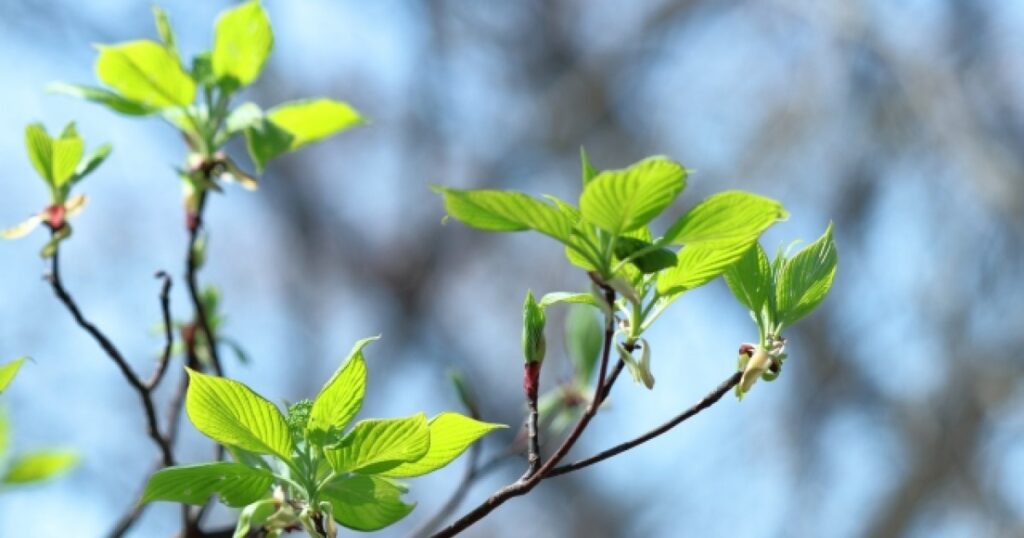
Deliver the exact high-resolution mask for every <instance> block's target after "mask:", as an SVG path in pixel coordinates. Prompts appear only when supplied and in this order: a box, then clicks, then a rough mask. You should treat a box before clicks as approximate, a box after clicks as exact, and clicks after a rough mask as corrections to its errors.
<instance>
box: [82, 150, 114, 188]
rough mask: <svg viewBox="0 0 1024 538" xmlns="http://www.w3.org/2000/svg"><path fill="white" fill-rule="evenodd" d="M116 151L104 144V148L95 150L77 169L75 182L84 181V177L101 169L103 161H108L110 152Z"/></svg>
mask: <svg viewBox="0 0 1024 538" xmlns="http://www.w3.org/2000/svg"><path fill="white" fill-rule="evenodd" d="M113 149H114V147H113V146H111V145H110V144H103V145H102V146H100V147H98V148H96V149H95V150H93V152H92V153H90V154H89V155H87V156H86V157H85V159H83V160H82V162H80V163H79V164H78V168H76V169H75V174H74V178H75V181H78V180H80V179H82V178H83V177H85V176H87V175H89V174H91V173H92V172H93V170H96V169H97V168H99V166H100V165H101V164H103V161H105V160H106V159H107V156H109V155H110V152H111V151H112V150H113Z"/></svg>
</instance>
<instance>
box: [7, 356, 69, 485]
mask: <svg viewBox="0 0 1024 538" xmlns="http://www.w3.org/2000/svg"><path fill="white" fill-rule="evenodd" d="M24 362H25V359H23V358H21V359H15V360H13V361H10V362H7V363H4V364H0V394H3V393H4V391H5V390H6V389H7V386H8V385H10V384H11V381H13V380H14V376H15V375H16V374H17V373H18V369H20V368H21V365H22V364H23V363H24ZM10 445H11V435H10V428H9V426H8V423H7V417H6V415H4V414H2V413H0V491H2V490H3V489H4V488H6V487H10V486H19V485H23V484H31V483H33V482H40V481H43V480H46V479H49V478H52V477H54V476H57V475H59V474H61V473H63V472H65V471H67V470H68V469H70V468H71V467H73V466H74V465H75V463H76V462H77V461H78V456H77V455H75V453H73V452H70V451H67V450H37V451H33V452H27V453H22V454H17V455H9V454H8V453H7V450H8V448H9V447H10Z"/></svg>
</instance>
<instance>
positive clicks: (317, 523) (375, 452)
mask: <svg viewBox="0 0 1024 538" xmlns="http://www.w3.org/2000/svg"><path fill="white" fill-rule="evenodd" d="M375 339H376V338H367V339H364V340H361V341H359V342H357V343H356V345H355V346H354V347H353V349H352V351H351V353H350V354H349V357H348V359H347V360H346V361H345V363H343V364H342V366H341V367H340V368H339V369H338V370H337V372H336V373H335V374H334V376H332V377H331V379H330V380H329V381H328V382H327V383H326V384H325V385H324V387H323V389H322V390H321V391H320V394H319V395H318V396H317V397H316V398H315V399H314V400H312V401H309V400H305V401H302V402H298V403H295V404H292V405H291V406H290V407H289V409H288V414H287V417H286V416H285V415H283V414H282V413H281V412H280V410H279V409H278V408H277V406H275V405H274V404H273V403H271V402H269V401H267V400H266V399H264V398H263V397H262V396H260V395H259V394H256V393H255V392H253V391H252V390H251V389H249V388H248V387H246V386H245V385H243V384H241V383H238V382H236V381H232V380H229V379H223V378H218V377H213V376H208V375H205V374H202V373H199V372H196V371H192V370H189V377H190V381H189V387H188V393H187V395H186V401H185V408H186V411H187V413H188V416H189V419H190V420H191V421H192V423H193V424H194V425H195V426H196V428H197V429H198V430H199V431H200V432H202V433H203V434H205V435H206V436H207V437H209V438H211V439H213V440H214V441H216V442H218V443H220V444H222V445H224V446H225V447H226V448H227V450H228V452H229V453H230V454H231V455H232V458H233V459H234V461H231V462H214V463H203V464H197V465H186V466H179V467H169V468H166V469H163V470H161V471H158V472H157V473H155V474H154V475H153V476H152V477H151V478H150V480H149V483H148V484H147V485H146V489H145V493H144V495H143V502H149V501H158V500H159V501H173V502H179V503H186V504H195V505H202V504H204V503H205V502H206V501H207V500H208V499H209V497H210V496H211V495H214V494H217V495H219V496H220V500H221V502H223V503H224V504H226V505H228V506H232V507H240V508H242V512H241V517H240V518H239V521H238V525H237V527H236V536H239V537H242V536H246V535H247V534H248V532H249V531H250V529H251V528H253V527H255V526H262V527H263V528H264V529H265V530H266V531H267V532H268V533H269V535H270V536H277V535H279V534H280V533H281V532H283V531H284V530H286V529H292V528H296V527H298V526H301V527H302V528H303V529H305V530H306V531H307V532H309V533H310V534H311V535H312V536H317V537H333V536H335V534H336V528H335V526H334V522H337V523H338V524H341V525H343V526H345V527H348V528H351V529H356V530H361V531H372V530H377V529H380V528H383V527H386V526H388V525H391V524H392V523H395V522H396V521H398V520H400V519H402V518H403V517H405V516H406V515H408V514H409V512H411V511H412V509H413V507H414V505H411V504H407V503H405V502H404V501H403V500H402V498H401V497H402V495H403V494H404V493H405V492H406V491H407V488H406V486H405V485H404V484H402V483H401V482H398V481H397V480H396V479H401V478H410V477H415V476H420V475H423V474H427V473H430V472H432V471H435V470H437V469H440V468H442V467H444V466H445V465H447V464H449V463H450V462H451V461H452V460H454V459H455V458H457V457H458V456H459V455H460V454H462V453H463V452H464V451H465V450H466V449H467V448H468V447H469V446H470V445H471V444H472V443H474V442H475V441H477V440H478V439H479V438H481V437H482V436H484V435H485V434H487V433H488V432H491V431H493V430H495V429H497V428H503V427H504V426H502V425H500V424H490V423H486V422H480V421H477V420H474V419H472V418H469V417H466V416H463V415H460V414H458V413H451V412H448V413H441V414H439V415H437V416H436V417H434V418H433V419H430V420H429V421H428V420H427V418H426V416H425V415H424V414H422V413H420V414H417V415H413V416H410V417H405V418H396V419H370V420H362V421H359V422H357V423H356V424H355V425H354V426H352V427H351V428H349V429H348V431H347V432H346V431H345V428H346V426H348V424H349V422H350V421H351V420H352V419H353V418H354V417H355V416H356V414H357V413H358V412H359V410H360V408H361V407H362V402H363V396H364V394H365V390H366V372H367V370H366V363H365V360H364V357H363V348H364V347H365V346H366V345H367V344H368V343H370V342H371V341H373V340H375ZM268 458H269V461H268Z"/></svg>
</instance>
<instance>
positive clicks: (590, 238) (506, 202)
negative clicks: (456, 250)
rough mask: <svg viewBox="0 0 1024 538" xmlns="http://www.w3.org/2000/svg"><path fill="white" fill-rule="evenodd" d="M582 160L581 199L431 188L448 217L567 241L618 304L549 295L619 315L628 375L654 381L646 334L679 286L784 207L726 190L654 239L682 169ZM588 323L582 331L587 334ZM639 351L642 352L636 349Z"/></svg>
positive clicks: (711, 270)
mask: <svg viewBox="0 0 1024 538" xmlns="http://www.w3.org/2000/svg"><path fill="white" fill-rule="evenodd" d="M580 160H581V170H582V172H581V176H582V186H583V190H582V193H581V194H580V197H579V203H578V206H574V205H572V204H570V203H568V202H566V201H564V200H561V199H558V198H556V197H554V196H550V195H545V196H544V197H545V199H546V201H542V200H539V199H536V198H533V197H531V196H529V195H526V194H523V193H519V192H513V191H498V190H460V189H453V188H446V187H435V190H436V191H437V192H439V193H441V194H442V195H443V196H444V201H445V207H446V209H447V211H448V214H449V215H450V216H451V217H454V218H456V219H458V220H460V221H462V222H464V223H465V224H467V225H469V226H471V227H474V228H478V229H482V230H488V231H496V232H515V231H522V230H535V231H538V232H540V233H542V234H544V235H547V236H549V237H552V238H554V239H555V240H557V241H559V242H560V243H562V244H563V245H565V252H566V256H567V258H568V260H569V261H570V262H571V263H573V264H574V265H576V266H578V267H581V268H583V269H585V270H587V271H588V272H590V274H591V277H592V278H593V279H594V280H595V281H597V282H599V283H601V284H602V285H604V286H608V287H611V288H613V289H614V290H615V291H616V292H617V293H618V295H619V297H620V298H619V299H618V300H617V301H616V303H615V304H614V305H610V304H606V303H605V301H604V298H603V295H602V294H601V293H597V292H595V293H592V294H582V295H581V294H571V293H566V292H559V293H557V294H551V295H552V296H553V297H558V298H559V301H554V300H549V301H548V302H561V301H569V302H580V303H589V304H592V305H594V306H596V307H598V308H599V309H601V310H603V311H605V312H606V313H607V314H609V315H611V314H613V313H614V312H620V314H621V318H622V323H621V324H620V326H619V328H618V331H617V334H618V336H619V337H620V338H621V342H620V343H619V344H618V345H617V349H618V351H619V354H620V356H621V357H622V359H623V360H624V361H625V362H626V364H627V366H628V367H629V369H630V372H631V373H632V374H633V377H634V379H635V380H637V381H638V382H641V383H643V384H644V385H645V386H647V387H648V388H651V387H653V385H654V376H653V374H652V373H651V366H650V361H651V352H650V345H649V344H648V342H647V341H646V340H645V339H644V338H643V334H644V332H645V331H646V330H647V329H648V328H650V326H651V324H652V323H653V322H654V321H655V320H656V319H657V318H658V316H659V315H660V314H661V313H662V312H664V310H665V309H666V308H667V307H668V306H669V305H670V304H671V303H672V302H674V301H675V300H676V299H678V298H679V297H680V296H682V295H683V294H684V293H685V292H687V291H689V290H692V289H694V288H697V287H700V286H702V285H704V284H707V283H708V282H710V281H712V280H714V279H715V278H717V277H718V276H720V275H721V274H722V273H723V272H724V271H725V270H726V269H728V268H729V267H731V266H732V265H734V264H735V263H736V262H737V261H739V260H740V259H741V258H742V257H743V256H744V254H745V253H746V252H747V251H748V250H750V249H751V247H752V246H753V245H754V244H755V243H756V242H757V239H758V237H760V235H761V234H762V233H763V232H764V231H765V230H766V229H767V228H768V227H770V226H771V225H772V224H774V223H775V222H778V221H780V220H783V219H785V218H786V217H787V213H786V211H785V209H783V207H782V205H781V204H780V203H778V202H776V201H774V200H771V199H768V198H765V197H762V196H758V195H755V194H751V193H747V192H741V191H728V192H723V193H719V194H716V195H713V196H711V197H709V198H707V199H706V200H704V201H702V202H700V203H699V204H697V205H696V206H695V207H693V208H692V209H691V210H690V211H688V212H686V213H685V214H683V215H682V216H680V217H678V218H677V219H675V221H674V222H672V224H671V225H670V226H669V227H668V228H667V229H666V231H665V232H664V233H663V234H661V235H660V236H656V235H655V234H654V233H653V231H652V230H651V228H650V227H649V224H650V223H651V222H652V221H653V220H654V219H655V218H656V217H658V216H659V215H660V214H661V213H662V212H663V211H664V210H665V209H666V208H668V207H669V206H670V205H671V204H672V203H673V202H674V201H675V200H676V198H677V197H678V196H679V194H680V193H681V192H682V191H683V189H684V188H685V186H686V177H687V170H686V169H685V168H684V167H682V166H681V165H679V164H678V163H675V162H673V161H671V160H669V159H667V158H664V157H650V158H647V159H644V160H641V161H639V162H637V163H635V164H633V165H632V166H629V167H627V168H625V169H621V170H606V171H598V170H597V169H596V168H594V166H593V165H592V164H591V162H590V160H589V158H588V157H587V154H586V152H581V159H580ZM543 302H545V301H544V300H542V301H541V303H543ZM590 327H591V328H587V329H585V330H587V331H589V332H590V333H591V334H593V332H594V330H593V328H592V324H590ZM589 342H593V338H592V337H591V338H590V339H589ZM582 347H587V348H588V351H587V352H586V353H581V355H583V356H584V357H583V358H581V359H580V364H582V365H584V366H585V368H584V369H583V370H584V371H583V372H582V374H583V379H582V381H584V382H585V381H586V378H587V377H589V375H590V372H591V371H592V368H593V359H592V358H590V357H592V356H593V353H592V352H591V351H589V349H590V348H592V347H593V344H592V343H587V344H584V345H583V346H582ZM637 351H639V353H640V356H639V357H636V356H634V353H635V352H637ZM588 364H589V366H586V365H588Z"/></svg>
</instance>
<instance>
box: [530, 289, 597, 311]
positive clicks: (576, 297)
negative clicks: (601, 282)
mask: <svg viewBox="0 0 1024 538" xmlns="http://www.w3.org/2000/svg"><path fill="white" fill-rule="evenodd" d="M557 303H567V304H588V305H591V306H597V299H595V298H594V294H593V293H570V292H568V291H553V292H551V293H546V294H544V297H541V298H540V302H539V303H538V304H539V305H540V306H541V308H547V307H549V306H551V305H553V304H557Z"/></svg>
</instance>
